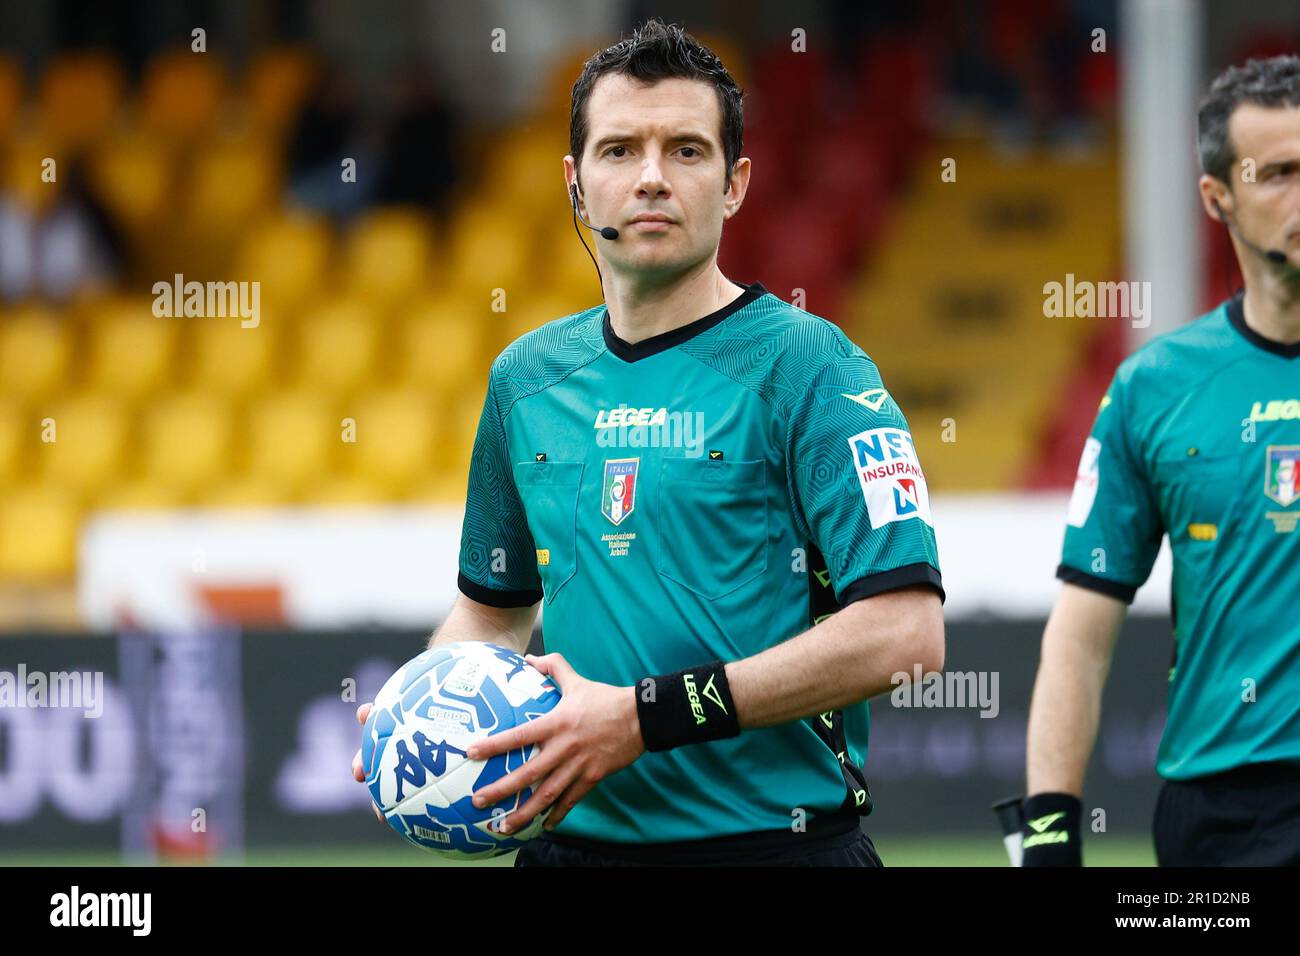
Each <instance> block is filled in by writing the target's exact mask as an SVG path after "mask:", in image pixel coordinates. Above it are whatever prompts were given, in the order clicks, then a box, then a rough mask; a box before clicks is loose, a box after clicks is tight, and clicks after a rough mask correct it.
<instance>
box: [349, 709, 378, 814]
mask: <svg viewBox="0 0 1300 956" xmlns="http://www.w3.org/2000/svg"><path fill="white" fill-rule="evenodd" d="M371 706H372V704H371V703H370V702H369V701H367V702H366V703H364V704H362V705H361V706H360V707H358V708H357V723H359V724H360V725H361V726H362V727H364V726H365V725H366V718H367V717H369V716H370V708H371ZM352 779H353V780H355V781H356V782H357V783H365V782H366V771H365V770H364V769H363V768H362V766H361V748H360V747H358V748H357V752H356V754H355V755H354V756H353V758H352ZM370 809H371V810H374V811H375V816H376V817H377V818H378V820H379V822H380V823H384V822H385V820H384V815H383V814H382V813H380V812H379V808H378V807H377V806H375V801H373V800H371V801H370Z"/></svg>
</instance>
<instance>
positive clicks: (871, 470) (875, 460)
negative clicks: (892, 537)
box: [849, 428, 934, 528]
mask: <svg viewBox="0 0 1300 956" xmlns="http://www.w3.org/2000/svg"><path fill="white" fill-rule="evenodd" d="M849 449H850V451H851V453H852V455H853V466H854V470H855V471H857V473H858V481H859V483H860V484H861V485H862V496H863V497H864V498H866V500H867V515H868V516H869V517H870V519H871V526H872V527H873V528H879V527H882V526H884V525H887V524H889V523H891V522H894V521H906V520H907V519H909V518H920V519H921V520H922V521H924V522H925V523H926V524H928V525H930V526H931V527H933V526H934V521H933V520H931V518H930V493H929V491H928V490H927V488H926V486H925V474H924V473H923V472H922V471H921V462H920V460H919V459H918V458H917V456H916V445H915V444H914V443H913V442H912V436H911V435H909V434H908V433H907V431H906V429H902V428H871V429H868V430H867V431H864V432H859V433H858V434H856V435H854V436H853V437H851V438H850V439H849Z"/></svg>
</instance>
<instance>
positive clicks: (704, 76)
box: [569, 17, 745, 177]
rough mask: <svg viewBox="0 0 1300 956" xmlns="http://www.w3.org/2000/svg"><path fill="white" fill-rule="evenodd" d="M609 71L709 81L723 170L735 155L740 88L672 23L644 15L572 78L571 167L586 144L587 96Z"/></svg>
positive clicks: (647, 78) (648, 80) (651, 79)
mask: <svg viewBox="0 0 1300 956" xmlns="http://www.w3.org/2000/svg"><path fill="white" fill-rule="evenodd" d="M609 74H621V75H623V76H630V77H632V78H633V79H636V80H640V81H641V82H642V83H645V84H647V85H649V84H652V83H657V82H659V81H660V80H666V79H671V78H675V77H680V78H682V79H687V80H701V81H703V82H705V83H710V84H712V85H713V88H714V90H716V91H717V94H718V104H719V106H720V107H721V113H722V149H723V155H724V157H725V159H726V164H727V169H726V175H727V176H728V177H730V176H731V171H732V169H733V168H734V167H735V165H736V160H738V159H740V150H741V148H742V145H743V143H742V141H743V133H744V128H745V113H744V104H743V99H744V95H745V94H744V91H742V90H741V89H740V87H738V86H737V85H736V81H735V80H734V79H732V77H731V74H730V73H728V72H727V68H726V67H725V66H723V64H722V60H721V59H719V58H718V55H717V54H716V53H714V52H713V51H712V50H710V49H709V48H708V47H706V46H705V45H704V44H702V43H700V42H699V41H698V40H696V39H695V37H693V36H691V35H690V34H689V33H687V32H686V31H685V30H684V29H683V28H682V27H681V26H678V25H677V24H665V23H664V22H663V21H662V20H660V19H659V18H658V17H654V18H652V19H650V20H647V21H646V22H645V23H643V24H641V26H639V27H637V28H636V29H634V30H633V31H632V35H631V36H630V37H625V38H624V39H622V40H620V41H619V42H618V43H615V44H614V45H613V46H611V47H607V48H606V49H604V50H601V51H600V52H599V53H597V54H595V55H594V56H593V57H591V59H589V60H587V62H586V63H584V64H583V66H582V73H581V74H579V76H578V79H577V82H575V83H574V84H573V101H572V104H571V106H570V111H569V152H570V153H571V154H572V155H573V162H574V167H575V171H576V169H578V168H580V167H581V164H582V152H583V150H584V149H585V148H586V146H587V133H588V130H589V126H588V123H587V101H588V100H589V99H591V91H592V90H593V89H595V87H596V81H597V80H599V79H600V78H601V77H602V76H606V75H609Z"/></svg>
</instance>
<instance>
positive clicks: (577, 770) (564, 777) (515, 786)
mask: <svg viewBox="0 0 1300 956" xmlns="http://www.w3.org/2000/svg"><path fill="white" fill-rule="evenodd" d="M525 660H527V661H528V663H530V664H532V665H533V666H534V667H536V668H537V669H538V670H539V671H541V672H542V673H543V674H546V675H548V676H549V677H550V678H551V679H552V680H554V681H555V682H556V684H558V685H559V687H560V693H561V694H562V695H563V697H562V699H561V700H560V702H559V703H558V704H556V706H555V709H554V710H552V711H551V712H550V713H549V714H547V715H546V716H544V717H539V718H537V719H536V720H533V721H530V722H529V723H527V724H524V725H521V726H519V727H513V728H511V729H510V730H506V731H502V732H501V733H499V734H493V735H492V736H491V737H488V738H486V739H484V740H480V741H478V742H476V743H475V744H474V745H473V746H472V747H470V748H469V757H470V759H471V760H486V759H488V758H489V757H492V756H495V755H496V754H500V753H505V752H507V751H510V750H515V749H517V748H519V747H523V746H525V745H527V744H539V745H540V751H539V752H538V753H536V754H535V755H534V756H533V758H532V759H531V760H529V761H528V762H527V763H526V764H524V765H523V766H522V767H520V768H519V769H518V770H516V771H514V772H513V773H511V774H508V775H507V776H505V777H502V778H501V779H500V780H497V781H496V782H495V783H493V784H491V785H490V786H486V787H483V788H482V789H481V790H478V791H476V792H475V794H474V805H475V806H477V807H485V806H492V805H493V804H495V803H498V802H500V801H501V800H504V799H506V798H507V797H509V796H510V795H511V794H515V793H519V792H520V791H521V790H523V789H524V788H525V787H530V786H534V787H535V789H534V791H533V794H532V795H531V796H530V797H529V799H528V801H527V802H526V803H524V805H523V806H522V807H520V808H519V809H518V810H516V811H514V812H513V813H511V814H509V815H508V816H507V817H506V818H505V820H504V821H502V823H503V827H502V832H505V833H515V832H518V830H519V829H520V828H522V827H524V826H526V825H527V824H528V822H529V821H530V820H532V819H533V817H535V816H537V814H539V813H541V812H542V811H544V810H545V809H546V808H547V807H548V806H549V807H553V809H552V811H551V815H550V816H549V817H548V818H547V820H546V829H548V830H551V829H554V828H555V826H556V825H557V824H559V822H560V821H561V820H563V819H564V816H565V814H567V813H568V812H569V811H570V810H571V809H572V808H573V806H574V805H575V804H576V803H577V802H578V801H579V800H581V799H582V798H583V797H584V796H586V795H587V793H588V792H589V791H590V790H591V788H592V787H594V786H595V785H596V784H597V783H599V782H600V781H601V780H602V779H604V778H605V777H607V776H609V775H610V774H612V773H615V772H617V771H619V770H622V769H623V768H624V767H626V766H628V765H629V764H630V763H632V762H633V761H635V760H636V759H637V758H638V757H639V756H641V754H643V753H644V752H645V742H644V741H643V740H642V738H641V724H640V721H639V720H638V719H637V708H636V689H635V688H634V687H630V686H629V687H615V686H613V685H612V684H600V683H597V682H596V681H590V680H587V679H586V678H584V677H581V676H580V675H579V674H578V672H577V671H575V670H574V669H573V668H572V667H571V666H569V662H568V661H566V660H565V659H564V658H563V657H561V656H560V655H559V654H546V655H543V656H542V657H534V656H533V655H531V654H529V655H526V657H525ZM538 781H541V783H540V785H537V784H538Z"/></svg>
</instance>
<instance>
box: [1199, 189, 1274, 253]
mask: <svg viewBox="0 0 1300 956" xmlns="http://www.w3.org/2000/svg"><path fill="white" fill-rule="evenodd" d="M1212 201H1213V203H1214V208H1215V210H1216V211H1217V212H1218V213H1219V222H1221V223H1223V224H1224V225H1225V226H1227V227H1228V231H1229V232H1230V233H1232V234H1233V235H1234V236H1236V237H1237V239H1238V241H1239V242H1240V243H1241V244H1242V245H1243V246H1245V247H1246V248H1247V249H1249V250H1250V251H1251V252H1253V253H1255V254H1256V255H1259V256H1263V257H1264V258H1265V259H1267V260H1268V261H1269V262H1272V263H1275V264H1277V265H1279V266H1284V265H1286V264H1287V262H1288V260H1287V257H1286V253H1285V252H1283V251H1282V250H1281V249H1265V248H1263V247H1262V246H1257V245H1255V244H1254V243H1253V242H1251V241H1250V240H1249V239H1247V238H1246V237H1245V236H1243V235H1242V234H1241V230H1240V229H1238V228H1237V227H1236V226H1234V225H1233V224H1232V220H1231V219H1229V218H1228V217H1227V216H1226V215H1224V213H1223V207H1222V206H1220V205H1219V200H1217V199H1215V200H1212Z"/></svg>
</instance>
